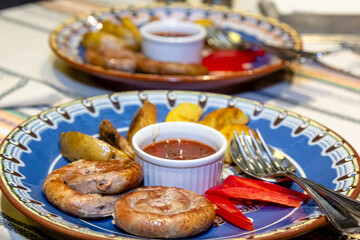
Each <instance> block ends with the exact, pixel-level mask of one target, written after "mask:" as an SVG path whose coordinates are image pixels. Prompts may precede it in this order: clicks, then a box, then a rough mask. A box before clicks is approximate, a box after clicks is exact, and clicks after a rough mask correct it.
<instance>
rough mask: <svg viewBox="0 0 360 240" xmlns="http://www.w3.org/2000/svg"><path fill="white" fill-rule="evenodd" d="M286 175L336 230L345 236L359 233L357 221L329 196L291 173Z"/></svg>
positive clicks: (359, 228) (359, 227)
mask: <svg viewBox="0 0 360 240" xmlns="http://www.w3.org/2000/svg"><path fill="white" fill-rule="evenodd" d="M286 175H287V176H288V177H290V178H291V179H293V180H294V181H295V182H296V183H297V184H299V185H300V186H301V187H302V188H303V189H304V190H305V191H306V192H307V193H308V194H309V195H310V196H311V197H312V198H313V199H314V200H315V202H316V203H317V204H318V205H319V206H320V208H321V209H322V210H323V211H324V213H325V215H326V217H327V219H328V220H329V221H330V222H331V223H332V224H333V225H334V227H335V228H336V229H338V230H339V231H340V232H342V233H345V234H354V233H359V232H360V226H359V222H358V221H359V219H357V218H356V216H354V215H352V214H351V212H350V211H349V210H347V209H346V208H345V207H344V206H343V205H342V204H340V203H339V202H338V201H335V200H334V199H332V198H331V197H330V196H329V195H327V194H322V193H321V192H320V191H322V192H323V193H325V192H324V191H323V190H318V189H317V188H316V187H314V185H311V184H309V182H308V181H307V180H306V179H304V178H302V177H299V176H297V175H296V174H294V173H291V172H287V173H286Z"/></svg>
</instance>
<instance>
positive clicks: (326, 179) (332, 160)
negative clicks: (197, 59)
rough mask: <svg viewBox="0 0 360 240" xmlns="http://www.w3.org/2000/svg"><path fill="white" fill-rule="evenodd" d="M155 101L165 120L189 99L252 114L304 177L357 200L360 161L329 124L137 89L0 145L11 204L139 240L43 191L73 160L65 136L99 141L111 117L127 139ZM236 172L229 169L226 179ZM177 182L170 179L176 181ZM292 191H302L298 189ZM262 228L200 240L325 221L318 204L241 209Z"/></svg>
mask: <svg viewBox="0 0 360 240" xmlns="http://www.w3.org/2000/svg"><path fill="white" fill-rule="evenodd" d="M145 99H148V100H149V101H150V102H152V103H154V104H155V105H156V106H157V109H158V121H163V120H164V119H165V116H166V114H167V113H168V112H169V110H171V109H172V108H173V107H174V106H176V105H178V104H180V103H182V102H193V103H197V104H199V105H201V106H202V107H203V109H204V115H205V114H207V113H209V112H211V111H213V110H216V109H218V108H222V107H227V106H234V107H238V108H240V109H242V110H243V111H244V112H245V113H246V114H247V115H248V116H249V117H250V123H249V126H250V127H252V128H259V129H260V131H261V132H262V135H263V136H264V138H265V139H266V140H267V141H268V142H269V144H270V145H272V146H274V147H275V148H277V149H279V150H281V151H283V152H284V153H285V154H286V155H287V156H289V157H290V158H291V159H292V161H293V162H294V163H295V164H296V165H297V167H298V174H300V175H302V176H304V177H308V178H310V179H312V180H314V181H316V182H319V183H320V184H323V185H325V186H327V187H329V188H331V189H335V190H337V191H340V192H343V193H344V194H346V195H348V196H351V197H355V196H357V194H358V193H359V191H360V187H359V184H358V183H359V172H360V171H359V162H360V161H359V156H358V154H357V153H356V152H355V151H354V149H353V148H352V147H351V146H350V145H349V144H348V143H347V141H346V140H344V139H343V138H341V137H340V136H338V135H337V134H336V133H334V132H332V131H331V130H329V129H328V128H326V127H324V126H323V125H321V124H319V123H317V122H315V121H313V120H311V119H308V118H306V117H302V116H299V115H298V114H295V113H292V112H289V111H286V110H283V109H281V108H277V107H274V106H270V105H264V104H261V103H259V102H256V101H250V100H246V99H242V98H236V97H232V96H228V95H220V94H211V93H202V92H188V91H140V92H137V91H133V92H122V93H113V94H110V95H102V96H96V97H91V98H86V99H81V100H77V101H73V102H70V103H67V104H63V105H61V106H59V107H55V108H52V109H49V110H47V111H44V112H42V113H40V114H38V115H36V116H34V117H32V118H30V119H28V120H27V121H25V122H24V123H22V124H21V125H19V126H18V127H17V128H15V129H14V130H13V131H12V132H11V133H10V134H9V135H8V137H7V138H6V139H5V140H4V141H3V143H2V145H1V148H0V161H1V165H2V166H1V169H2V171H1V182H0V187H1V190H2V191H3V193H4V195H5V196H6V197H7V198H8V199H9V201H10V202H11V203H12V204H13V205H14V206H15V207H16V208H17V209H18V210H19V211H21V212H22V213H23V214H25V215H26V216H28V217H29V218H31V219H33V220H34V221H36V222H38V223H39V224H41V225H43V226H45V227H47V228H49V229H51V230H55V231H58V232H61V233H64V234H67V235H69V236H70V235H71V236H73V237H77V238H83V239H105V238H109V237H111V238H115V239H116V238H119V239H120V238H124V237H125V238H138V237H136V236H133V235H129V234H127V233H125V232H122V231H119V230H118V229H117V228H116V227H115V226H114V223H113V219H112V218H106V219H102V220H94V221H86V220H82V219H79V218H75V217H72V216H69V215H67V214H65V213H63V212H61V211H59V210H58V209H57V208H55V207H54V206H52V205H51V204H50V203H49V202H48V201H47V200H46V198H45V197H44V195H43V193H42V190H41V188H42V184H43V181H44V179H45V178H46V176H47V175H48V174H49V173H50V172H51V171H53V170H54V169H57V168H59V167H61V166H64V165H66V164H68V163H69V162H68V161H67V160H66V159H65V158H63V157H62V156H61V155H60V152H59V135H60V133H61V132H67V131H80V132H83V133H85V134H88V135H92V136H97V134H98V128H99V124H100V122H101V120H103V119H109V120H110V121H112V123H113V124H114V126H115V127H116V128H117V129H118V130H119V131H120V132H121V133H122V134H126V131H127V129H128V126H129V123H130V121H131V119H132V117H133V115H134V113H135V111H136V110H137V109H138V108H139V107H140V106H141V105H142V102H143V101H144V100H145ZM231 170H232V168H231V167H230V168H226V169H225V170H224V176H225V175H227V174H229V173H231ZM169 177H171V176H169ZM290 187H291V188H292V189H295V190H299V191H300V190H301V189H300V188H299V186H297V185H296V184H291V185H290ZM241 209H242V210H243V211H244V212H245V215H246V216H247V217H249V218H251V219H252V220H253V222H254V225H255V229H256V231H245V230H243V229H241V228H238V227H236V226H234V225H232V224H230V223H225V224H223V225H220V226H218V227H212V228H211V229H210V230H209V231H208V232H206V233H203V234H201V235H198V236H196V238H198V239H220V238H221V239H226V238H242V237H243V238H255V239H269V238H271V239H277V238H290V237H293V236H297V235H299V234H302V233H305V232H307V231H310V230H313V229H315V228H317V227H319V226H321V225H323V224H325V223H326V219H325V217H324V216H323V214H322V212H321V210H320V209H319V207H318V206H317V205H316V204H315V203H314V202H313V201H312V200H309V201H306V202H304V203H303V204H302V205H301V207H299V208H287V207H280V206H275V205H261V204H257V205H251V206H242V207H241Z"/></svg>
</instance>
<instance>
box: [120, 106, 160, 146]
mask: <svg viewBox="0 0 360 240" xmlns="http://www.w3.org/2000/svg"><path fill="white" fill-rule="evenodd" d="M156 122H157V109H156V106H155V105H154V104H152V103H150V102H148V101H145V102H144V104H143V105H142V106H141V107H140V108H139V109H138V110H137V111H136V113H135V114H134V116H133V118H132V120H131V122H130V126H129V130H128V132H127V136H126V139H127V140H128V141H129V142H130V143H132V138H133V136H134V134H135V133H136V132H137V131H139V130H140V129H141V128H143V127H146V126H148V125H151V124H154V123H156Z"/></svg>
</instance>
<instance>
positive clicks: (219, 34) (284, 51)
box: [206, 27, 328, 62]
mask: <svg viewBox="0 0 360 240" xmlns="http://www.w3.org/2000/svg"><path fill="white" fill-rule="evenodd" d="M206 29H207V35H208V37H207V43H208V44H209V45H210V46H212V47H214V48H216V49H244V48H249V47H250V46H251V45H255V46H258V47H260V48H262V49H265V50H266V51H268V52H269V53H271V54H273V55H275V56H277V57H279V58H280V59H282V60H285V61H299V62H306V61H309V60H317V59H320V58H322V57H323V56H324V55H326V54H328V52H323V53H322V52H306V51H302V50H296V49H293V48H286V47H280V46H274V45H269V44H266V43H264V42H261V41H251V42H250V41H247V40H245V39H243V38H242V37H241V36H240V34H239V33H237V32H234V31H227V30H225V29H223V28H220V27H207V28H206Z"/></svg>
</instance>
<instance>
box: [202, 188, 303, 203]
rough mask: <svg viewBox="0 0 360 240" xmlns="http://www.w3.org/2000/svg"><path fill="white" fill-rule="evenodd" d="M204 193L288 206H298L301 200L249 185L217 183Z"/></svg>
mask: <svg viewBox="0 0 360 240" xmlns="http://www.w3.org/2000/svg"><path fill="white" fill-rule="evenodd" d="M205 193H206V194H213V195H218V196H222V197H226V198H234V199H240V200H254V201H263V202H271V203H277V204H282V205H285V206H289V207H300V205H301V201H299V200H297V199H295V198H293V197H291V196H290V195H287V194H283V193H278V192H274V191H268V190H263V189H257V188H251V187H227V186H223V185H218V186H214V187H212V188H210V189H208V190H207V191H206V192H205Z"/></svg>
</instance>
